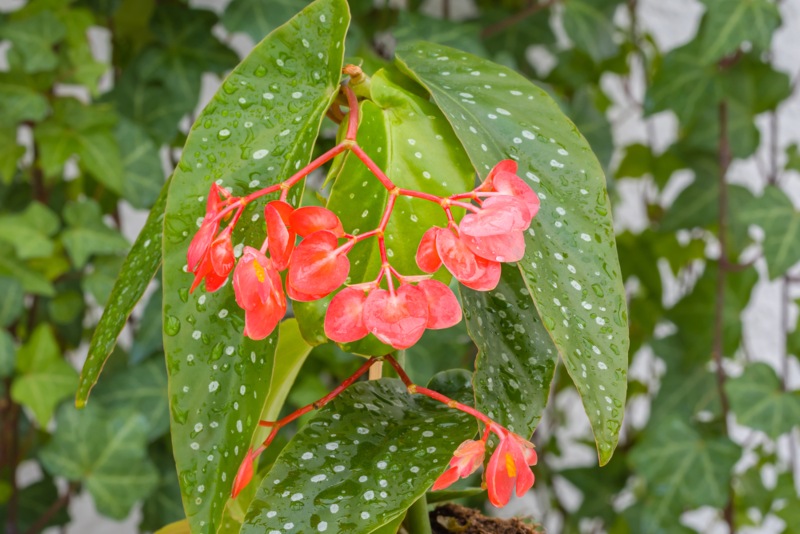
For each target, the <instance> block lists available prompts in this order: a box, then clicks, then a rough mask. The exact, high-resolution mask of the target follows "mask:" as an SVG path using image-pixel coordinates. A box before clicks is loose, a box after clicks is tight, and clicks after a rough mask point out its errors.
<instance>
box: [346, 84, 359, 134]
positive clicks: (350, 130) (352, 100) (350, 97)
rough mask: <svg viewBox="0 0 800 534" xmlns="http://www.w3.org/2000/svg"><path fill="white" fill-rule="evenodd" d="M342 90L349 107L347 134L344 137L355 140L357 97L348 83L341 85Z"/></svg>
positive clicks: (357, 112) (357, 110)
mask: <svg viewBox="0 0 800 534" xmlns="http://www.w3.org/2000/svg"><path fill="white" fill-rule="evenodd" d="M342 90H343V91H344V94H345V96H347V106H348V107H349V108H350V115H349V117H348V118H347V135H346V136H345V139H347V140H348V141H355V140H356V134H357V133H358V119H359V117H358V115H359V109H358V98H357V97H356V94H355V93H354V92H353V90H352V89H351V88H350V86H348V85H342Z"/></svg>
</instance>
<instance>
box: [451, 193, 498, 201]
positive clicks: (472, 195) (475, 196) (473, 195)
mask: <svg viewBox="0 0 800 534" xmlns="http://www.w3.org/2000/svg"><path fill="white" fill-rule="evenodd" d="M506 194H507V193H501V192H499V191H469V192H467V193H458V194H457V195H452V196H451V197H449V198H450V199H451V200H459V199H462V198H469V199H472V200H478V198H479V197H501V196H504V195H506Z"/></svg>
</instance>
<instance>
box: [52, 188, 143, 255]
mask: <svg viewBox="0 0 800 534" xmlns="http://www.w3.org/2000/svg"><path fill="white" fill-rule="evenodd" d="M64 218H65V219H66V221H67V224H68V225H69V227H68V228H67V229H66V230H64V232H62V233H61V242H62V243H63V244H64V248H66V249H67V253H68V254H69V256H70V258H71V259H72V263H73V264H74V265H75V267H77V268H79V269H80V268H82V267H84V266H85V265H86V263H87V262H88V261H89V258H91V257H92V255H94V254H114V253H117V252H125V251H126V250H128V247H130V243H128V240H127V239H125V238H124V237H123V236H122V234H120V233H119V232H118V231H117V230H113V229H111V228H109V227H108V226H106V225H105V223H104V222H103V219H102V215H101V213H100V206H99V204H97V202H96V201H94V200H84V201H82V202H77V203H72V204H68V205H67V206H66V208H64Z"/></svg>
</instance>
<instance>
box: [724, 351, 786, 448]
mask: <svg viewBox="0 0 800 534" xmlns="http://www.w3.org/2000/svg"><path fill="white" fill-rule="evenodd" d="M725 391H726V392H727V393H728V398H729V399H730V401H731V410H733V413H734V414H736V420H737V421H738V422H739V423H740V424H742V425H745V426H748V427H750V428H755V429H757V430H761V431H762V432H765V433H766V434H767V435H768V436H769V437H770V438H772V439H778V437H779V436H781V435H782V434H785V433H786V432H789V431H790V430H791V429H792V428H794V427H795V426H797V424H798V422H799V421H800V392H797V391H792V392H785V391H782V390H781V383H780V381H779V380H778V377H777V375H776V374H775V371H774V370H773V369H772V367H770V366H769V365H767V364H765V363H754V364H751V365H748V366H747V367H746V368H745V370H744V373H742V375H741V376H738V377H736V378H734V379H731V380H729V381H728V382H727V383H726V384H725Z"/></svg>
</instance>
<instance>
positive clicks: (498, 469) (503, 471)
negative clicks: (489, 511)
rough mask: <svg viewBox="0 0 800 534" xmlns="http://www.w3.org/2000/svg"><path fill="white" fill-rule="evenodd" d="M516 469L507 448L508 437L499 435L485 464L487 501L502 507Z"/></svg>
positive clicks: (515, 474) (509, 494)
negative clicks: (497, 441) (494, 447)
mask: <svg viewBox="0 0 800 534" xmlns="http://www.w3.org/2000/svg"><path fill="white" fill-rule="evenodd" d="M526 469H527V467H526ZM516 470H517V467H516V464H515V463H514V458H513V456H512V455H511V452H510V451H509V449H508V439H507V438H506V437H505V436H504V437H501V439H500V444H499V445H498V446H497V448H496V449H495V450H494V454H492V457H491V458H490V459H489V464H488V465H487V466H486V487H487V489H488V493H489V502H491V503H492V504H493V505H494V506H497V507H498V508H502V507H503V506H505V505H506V504H508V501H509V500H510V499H511V492H512V491H513V490H514V486H515V481H516V478H517V471H516Z"/></svg>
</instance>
